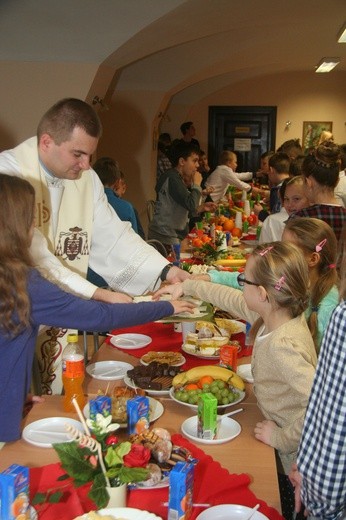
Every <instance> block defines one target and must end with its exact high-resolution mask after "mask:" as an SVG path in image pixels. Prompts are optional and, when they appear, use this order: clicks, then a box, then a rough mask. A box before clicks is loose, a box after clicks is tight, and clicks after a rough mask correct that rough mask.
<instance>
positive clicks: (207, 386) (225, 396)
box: [169, 365, 245, 409]
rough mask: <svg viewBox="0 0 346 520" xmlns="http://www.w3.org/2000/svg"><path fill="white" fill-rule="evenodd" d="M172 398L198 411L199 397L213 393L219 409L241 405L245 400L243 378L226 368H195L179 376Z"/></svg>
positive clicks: (211, 366)
mask: <svg viewBox="0 0 346 520" xmlns="http://www.w3.org/2000/svg"><path fill="white" fill-rule="evenodd" d="M172 385H173V386H172V388H171V389H170V392H169V395H170V397H171V398H172V399H173V400H174V401H176V402H178V403H180V404H182V405H185V406H189V407H191V408H195V409H197V407H198V399H199V396H200V395H201V394H203V393H212V394H213V395H215V397H216V398H217V402H218V408H226V407H227V406H231V405H234V404H237V403H240V402H241V401H242V400H243V399H244V398H245V384H244V381H243V380H242V378H241V377H240V376H239V375H238V374H236V373H235V372H233V371H232V370H229V369H227V368H224V367H219V366H215V365H210V366H202V367H195V368H191V369H190V370H187V371H186V372H181V373H180V374H177V375H176V376H175V377H174V378H173V381H172Z"/></svg>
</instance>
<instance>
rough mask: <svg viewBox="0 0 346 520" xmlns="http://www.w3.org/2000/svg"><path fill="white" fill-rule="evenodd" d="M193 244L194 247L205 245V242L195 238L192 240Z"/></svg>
mask: <svg viewBox="0 0 346 520" xmlns="http://www.w3.org/2000/svg"><path fill="white" fill-rule="evenodd" d="M192 245H193V247H202V246H203V242H202V240H201V239H200V238H194V239H193V240H192Z"/></svg>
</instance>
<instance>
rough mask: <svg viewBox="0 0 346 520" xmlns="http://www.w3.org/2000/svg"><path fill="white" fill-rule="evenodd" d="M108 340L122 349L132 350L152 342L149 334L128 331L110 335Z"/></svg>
mask: <svg viewBox="0 0 346 520" xmlns="http://www.w3.org/2000/svg"><path fill="white" fill-rule="evenodd" d="M110 342H111V344H112V345H113V346H114V347H117V348H121V349H123V350H134V349H137V348H144V347H146V346H147V345H149V344H150V343H151V342H152V339H151V337H150V336H146V335H145V334H134V333H129V334H115V335H112V336H111V339H110Z"/></svg>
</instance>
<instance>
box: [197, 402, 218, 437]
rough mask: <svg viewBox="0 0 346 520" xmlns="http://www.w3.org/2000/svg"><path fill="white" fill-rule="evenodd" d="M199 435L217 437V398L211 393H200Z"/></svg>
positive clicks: (198, 412)
mask: <svg viewBox="0 0 346 520" xmlns="http://www.w3.org/2000/svg"><path fill="white" fill-rule="evenodd" d="M197 414H198V415H197V437H199V438H200V439H208V440H214V439H216V438H217V399H216V397H215V395H213V394H211V393H205V394H200V396H199V399H198V411H197Z"/></svg>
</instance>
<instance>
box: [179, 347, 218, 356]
mask: <svg viewBox="0 0 346 520" xmlns="http://www.w3.org/2000/svg"><path fill="white" fill-rule="evenodd" d="M181 350H183V351H184V352H186V354H190V356H195V357H198V358H203V359H219V357H220V349H219V353H218V354H216V355H205V354H202V351H199V352H193V351H192V350H191V351H190V350H189V349H187V348H185V345H184V344H183V345H182V346H181Z"/></svg>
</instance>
